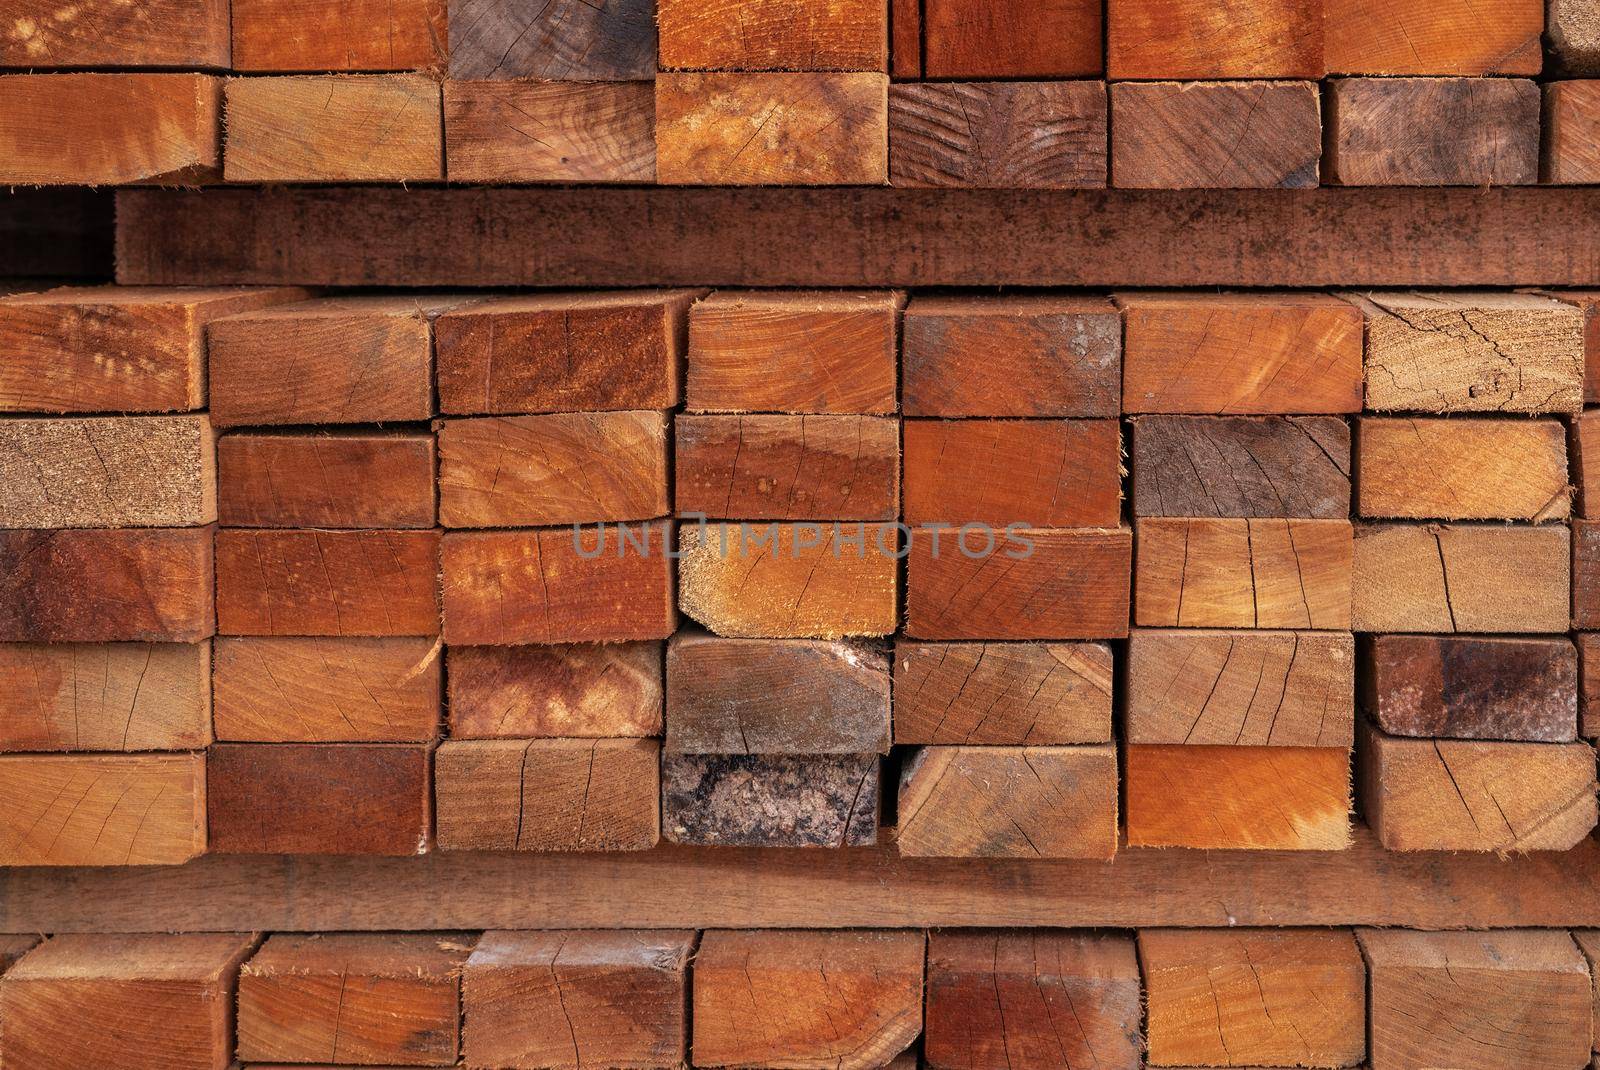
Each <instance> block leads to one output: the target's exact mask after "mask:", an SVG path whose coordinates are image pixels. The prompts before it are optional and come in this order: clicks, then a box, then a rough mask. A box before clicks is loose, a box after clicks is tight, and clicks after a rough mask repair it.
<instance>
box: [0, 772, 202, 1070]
mask: <svg viewBox="0 0 1600 1070" xmlns="http://www.w3.org/2000/svg"><path fill="white" fill-rule="evenodd" d="M205 850H206V768H205V758H204V756H202V755H199V754H136V755H135V754H129V755H122V754H116V755H108V754H51V755H45V754H8V755H0V866H173V865H180V864H182V863H184V862H187V861H189V859H191V858H194V857H196V856H197V855H200V854H204V853H205ZM6 1041H7V1043H9V1042H10V1037H9V1036H7V1038H6ZM10 1065H11V1063H10V1062H9V1056H8V1061H7V1066H10Z"/></svg>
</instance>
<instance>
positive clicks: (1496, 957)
mask: <svg viewBox="0 0 1600 1070" xmlns="http://www.w3.org/2000/svg"><path fill="white" fill-rule="evenodd" d="M1357 937H1358V938H1359V939H1360V941H1361V951H1362V954H1363V955H1364V956H1365V958H1366V960H1367V970H1368V973H1369V974H1370V976H1371V982H1370V983H1371V990H1372V994H1371V1001H1372V1022H1371V1027H1370V1029H1371V1049H1372V1050H1371V1056H1372V1062H1373V1065H1374V1066H1395V1067H1421V1066H1438V1065H1447V1066H1460V1067H1492V1066H1573V1067H1578V1066H1583V1065H1585V1062H1586V1060H1588V1058H1589V1049H1588V1047H1587V1045H1588V1044H1589V1043H1590V1021H1589V1019H1590V1018H1591V1017H1592V1011H1591V1009H1590V999H1591V997H1590V995H1589V980H1588V973H1589V970H1588V966H1587V965H1586V964H1585V962H1584V960H1583V955H1582V954H1581V953H1580V952H1579V951H1578V948H1577V945H1575V944H1574V943H1573V941H1572V937H1571V936H1569V935H1567V934H1566V933H1563V932H1536V931H1527V930H1523V931H1516V930H1513V931H1510V932H1497V933H1417V932H1380V931H1378V930H1375V929H1363V930H1360V931H1359V932H1358V933H1357Z"/></svg>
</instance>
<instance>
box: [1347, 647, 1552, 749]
mask: <svg viewBox="0 0 1600 1070" xmlns="http://www.w3.org/2000/svg"><path fill="white" fill-rule="evenodd" d="M1363 644H1364V645H1363V665H1364V666H1365V667H1366V671H1365V672H1364V673H1363V681H1362V684H1363V687H1362V690H1363V696H1362V706H1363V708H1364V709H1365V710H1366V711H1367V713H1368V714H1369V715H1370V716H1371V717H1372V718H1373V720H1374V721H1376V722H1377V724H1378V725H1379V726H1380V727H1381V728H1382V729H1383V730H1384V731H1385V732H1389V733H1392V734H1394V735H1401V736H1444V737H1447V738H1451V739H1521V740H1529V741H1537V742H1544V743H1559V742H1564V741H1567V740H1572V739H1576V738H1577V733H1578V651H1577V649H1576V648H1575V647H1574V646H1573V644H1572V640H1571V639H1568V638H1567V637H1565V636H1561V637H1553V638H1548V639H1547V638H1542V637H1540V638H1527V639H1507V638H1502V637H1484V638H1478V637H1456V636H1439V637H1434V636H1424V635H1374V636H1370V637H1367V638H1364V640H1363Z"/></svg>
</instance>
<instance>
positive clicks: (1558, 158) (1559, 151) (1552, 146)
mask: <svg viewBox="0 0 1600 1070" xmlns="http://www.w3.org/2000/svg"><path fill="white" fill-rule="evenodd" d="M1543 119H1544V148H1543V157H1542V159H1541V161H1540V174H1539V177H1540V181H1542V182H1547V183H1554V184H1556V185H1592V184H1594V183H1595V182H1600V149H1597V148H1596V147H1595V146H1596V138H1600V85H1597V84H1596V83H1595V82H1593V81H1571V82H1550V83H1547V84H1546V85H1545V87H1544V115H1543Z"/></svg>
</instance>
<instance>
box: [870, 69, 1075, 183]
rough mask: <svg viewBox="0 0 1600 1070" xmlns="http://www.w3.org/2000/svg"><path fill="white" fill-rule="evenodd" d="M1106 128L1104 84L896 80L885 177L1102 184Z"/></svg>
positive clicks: (897, 180)
mask: <svg viewBox="0 0 1600 1070" xmlns="http://www.w3.org/2000/svg"><path fill="white" fill-rule="evenodd" d="M1106 129H1107V118H1106V88H1105V83H1103V82H1084V81H1071V82H901V83H897V84H895V85H892V86H890V87H889V182H890V183H891V184H892V185H895V186H900V187H932V188H941V187H942V188H952V189H1104V188H1105V186H1106ZM963 131H964V132H963Z"/></svg>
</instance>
